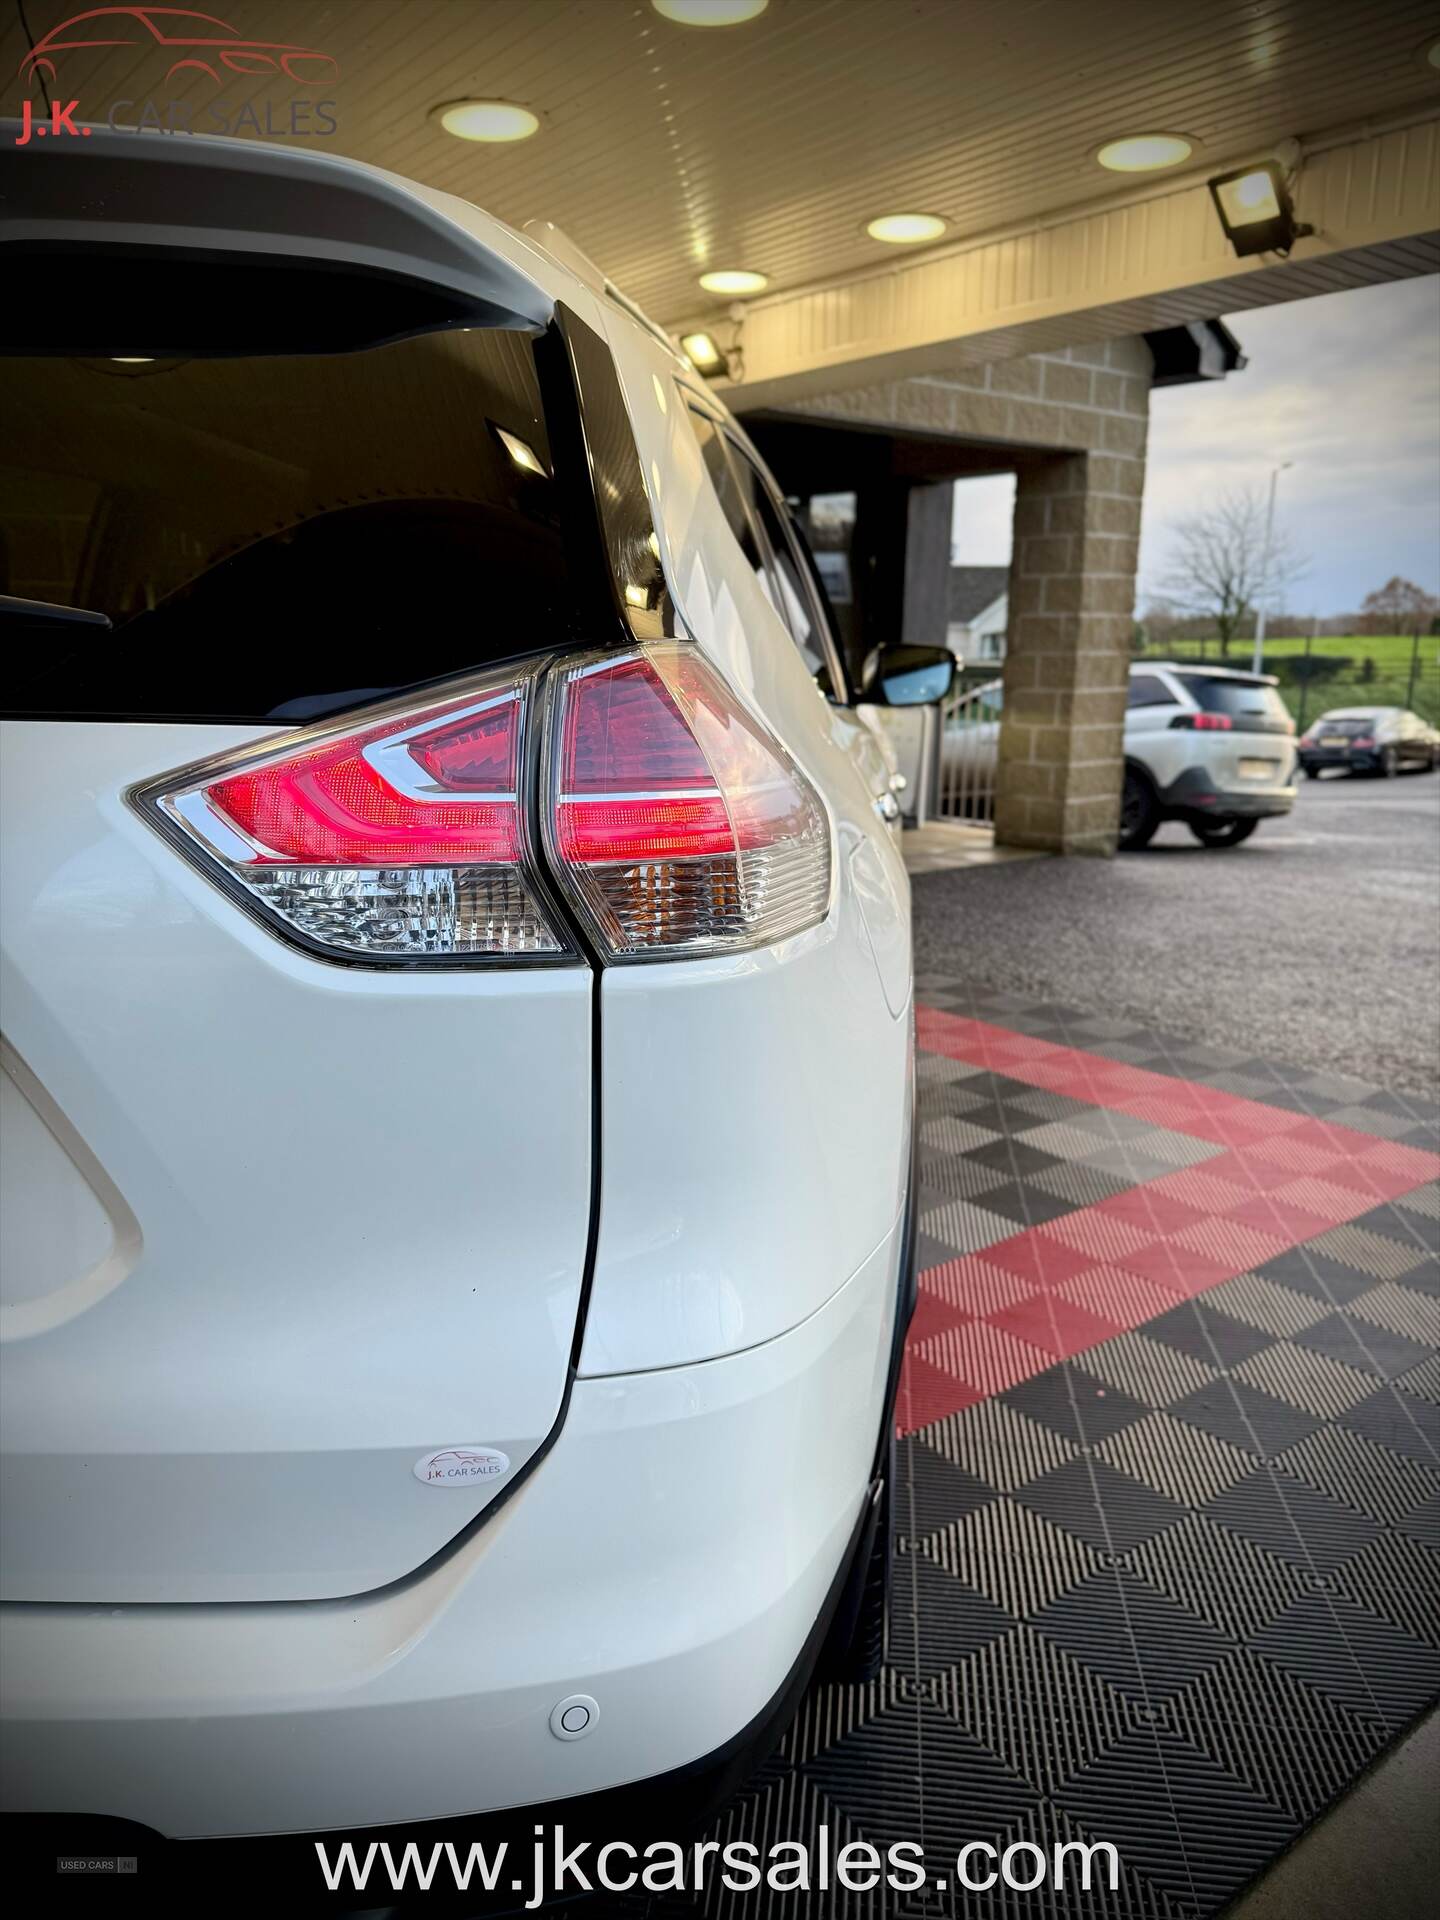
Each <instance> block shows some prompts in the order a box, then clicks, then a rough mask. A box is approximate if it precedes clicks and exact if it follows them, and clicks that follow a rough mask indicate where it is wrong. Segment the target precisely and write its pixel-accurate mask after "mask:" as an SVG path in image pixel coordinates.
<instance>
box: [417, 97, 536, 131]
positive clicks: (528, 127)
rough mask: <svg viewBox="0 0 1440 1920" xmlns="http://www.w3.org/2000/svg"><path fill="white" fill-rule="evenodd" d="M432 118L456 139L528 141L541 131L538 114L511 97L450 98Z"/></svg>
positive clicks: (432, 114) (433, 110) (437, 108)
mask: <svg viewBox="0 0 1440 1920" xmlns="http://www.w3.org/2000/svg"><path fill="white" fill-rule="evenodd" d="M430 117H431V119H432V120H438V121H439V122H440V124H441V126H442V127H443V128H444V129H445V131H446V133H453V134H454V136H455V138H456V139H457V140H528V139H529V138H530V136H531V134H532V133H538V132H539V131H540V121H539V119H538V117H537V116H536V115H535V114H533V113H531V111H530V109H529V108H528V107H517V106H516V105H515V103H514V101H512V100H451V101H449V102H448V103H447V104H446V105H445V106H441V107H433V108H432V109H431V113H430Z"/></svg>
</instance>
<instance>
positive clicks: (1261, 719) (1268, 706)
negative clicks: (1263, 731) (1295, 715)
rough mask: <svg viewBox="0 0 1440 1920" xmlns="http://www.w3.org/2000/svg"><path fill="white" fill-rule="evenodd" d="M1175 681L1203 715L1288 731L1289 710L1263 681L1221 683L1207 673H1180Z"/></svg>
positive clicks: (1223, 681)
mask: <svg viewBox="0 0 1440 1920" xmlns="http://www.w3.org/2000/svg"><path fill="white" fill-rule="evenodd" d="M1175 677H1176V679H1177V680H1178V681H1179V682H1180V684H1181V686H1182V687H1184V689H1185V691H1186V692H1187V693H1188V694H1189V695H1190V697H1191V699H1192V700H1194V701H1195V703H1196V705H1197V706H1199V707H1200V708H1202V709H1203V711H1204V712H1206V713H1224V714H1228V715H1229V717H1230V718H1231V720H1233V721H1235V722H1236V723H1237V724H1239V723H1240V722H1242V721H1249V722H1250V723H1251V725H1252V726H1262V727H1266V728H1271V727H1273V728H1276V729H1280V730H1288V728H1289V726H1290V710H1289V708H1288V707H1287V706H1286V705H1285V702H1284V701H1283V700H1282V699H1281V698H1280V695H1279V693H1278V692H1277V691H1276V689H1275V688H1274V687H1271V686H1267V685H1266V684H1265V682H1264V681H1263V680H1222V679H1220V678H1218V677H1217V676H1215V675H1213V674H1208V673H1179V674H1177V675H1176V676H1175Z"/></svg>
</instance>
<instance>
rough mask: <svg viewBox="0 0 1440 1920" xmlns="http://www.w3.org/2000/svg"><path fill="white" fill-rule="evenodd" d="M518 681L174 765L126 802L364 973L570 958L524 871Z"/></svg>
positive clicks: (309, 940)
mask: <svg viewBox="0 0 1440 1920" xmlns="http://www.w3.org/2000/svg"><path fill="white" fill-rule="evenodd" d="M533 689H534V681H533V678H532V677H531V676H529V675H521V676H517V675H515V674H514V673H507V674H503V675H498V676H497V675H494V674H491V675H488V676H485V677H483V678H479V679H475V680H472V681H471V682H470V683H469V684H468V685H467V686H465V687H464V688H463V689H460V690H458V691H452V692H450V693H448V694H447V696H446V697H445V698H444V699H443V700H438V701H437V700H436V699H435V698H434V696H432V697H431V698H430V699H429V700H428V701H416V700H413V699H412V700H409V701H407V702H405V703H404V704H396V703H392V704H390V705H389V706H386V707H383V708H378V709H376V708H372V709H370V710H369V711H368V712H367V713H366V714H365V715H364V716H363V720H362V722H361V724H359V725H357V724H356V722H355V720H354V719H353V718H352V719H350V720H349V721H346V722H339V723H335V724H333V725H330V726H324V727H316V728H311V729H307V730H306V731H305V732H304V733H300V734H291V735H289V736H287V737H286V738H284V739H283V740H281V741H280V742H278V743H277V742H275V741H270V742H267V743H265V744H264V745H263V746H261V747H260V748H258V749H255V750H243V751H241V752H240V753H238V754H232V755H227V756H225V757H224V758H223V759H221V760H217V761H211V762H208V763H206V764H204V765H202V766H199V767H193V768H189V769H187V770H186V771H185V773H183V774H182V775H180V776H172V778H171V779H170V780H167V781H165V782H162V783H160V784H158V785H156V786H151V787H149V788H146V789H145V790H143V791H142V792H140V793H138V794H137V795H136V796H135V799H136V803H137V804H138V805H139V806H140V807H141V809H142V811H143V810H146V809H153V810H155V811H158V815H159V817H160V819H161V821H162V822H164V823H166V824H167V825H168V827H169V829H170V831H171V833H172V835H173V836H174V837H175V838H176V839H177V840H178V842H179V844H180V845H181V846H182V847H183V848H184V850H185V851H186V852H187V853H188V854H189V855H190V857H191V858H192V859H194V860H195V861H196V862H197V864H199V865H200V866H201V867H202V869H204V870H205V871H206V872H207V873H208V874H209V875H210V877H211V878H215V879H219V880H220V881H221V882H222V884H225V885H227V886H228V887H229V889H230V890H231V891H232V892H234V893H235V894H236V895H237V897H238V898H240V899H241V900H242V902H244V903H245V904H246V905H248V906H249V907H250V908H251V909H252V911H254V912H256V913H257V914H258V915H260V917H261V918H263V919H264V920H266V921H267V922H268V923H269V924H271V926H272V927H275V928H276V929H277V930H280V931H289V932H290V933H291V934H292V935H295V936H298V937H299V938H300V940H301V941H302V942H303V943H305V944H307V945H309V946H311V947H314V948H318V949H320V950H321V951H322V952H327V953H332V954H334V955H336V956H337V957H344V958H350V959H370V960H374V961H379V962H395V961H402V962H415V961H430V962H436V961H439V962H442V963H443V962H445V961H447V960H450V961H453V960H457V959H464V960H482V959H487V958H496V957H504V958H505V959H507V960H516V959H546V958H553V957H555V956H558V955H562V954H564V953H566V952H567V951H569V950H570V947H569V943H568V942H567V941H565V940H564V939H562V938H561V936H560V935H559V934H558V933H557V931H556V928H555V924H554V922H553V920H552V918H551V917H550V916H549V915H547V913H546V910H545V908H544V906H543V905H542V903H541V900H540V898H539V893H538V890H537V888H536V886H535V883H534V880H533V874H532V872H531V871H530V870H529V868H528V867H527V863H526V860H525V848H524V840H525V831H524V819H523V807H522V804H521V800H520V789H521V768H522V767H523V765H524V754H523V745H524V736H525V730H526V726H527V723H528V719H529V712H530V708H531V706H532V704H533Z"/></svg>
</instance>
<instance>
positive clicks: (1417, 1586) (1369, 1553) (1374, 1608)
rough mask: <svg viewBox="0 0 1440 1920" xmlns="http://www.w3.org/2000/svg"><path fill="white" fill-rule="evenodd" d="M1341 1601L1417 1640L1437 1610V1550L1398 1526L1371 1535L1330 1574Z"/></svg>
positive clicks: (1439, 1600) (1428, 1628)
mask: <svg viewBox="0 0 1440 1920" xmlns="http://www.w3.org/2000/svg"><path fill="white" fill-rule="evenodd" d="M1331 1583H1332V1584H1333V1586H1334V1587H1335V1588H1336V1589H1337V1590H1338V1591H1339V1592H1340V1593H1342V1594H1343V1595H1344V1596H1345V1597H1346V1599H1348V1600H1353V1601H1354V1602H1355V1604H1356V1605H1357V1606H1362V1607H1364V1608H1365V1609H1366V1611H1367V1612H1370V1613H1378V1614H1379V1616H1380V1618H1381V1619H1382V1620H1388V1621H1390V1622H1391V1623H1392V1624H1393V1625H1394V1626H1396V1627H1398V1628H1399V1629H1400V1630H1401V1631H1402V1632H1403V1633H1407V1634H1409V1635H1410V1636H1411V1638H1412V1639H1414V1640H1416V1641H1419V1642H1421V1643H1422V1644H1423V1642H1424V1641H1425V1639H1426V1638H1427V1637H1428V1636H1430V1635H1431V1634H1433V1632H1434V1627H1435V1620H1436V1616H1437V1614H1440V1553H1437V1552H1436V1550H1435V1549H1434V1548H1433V1547H1431V1546H1429V1545H1427V1544H1426V1543H1425V1542H1424V1541H1423V1540H1417V1539H1415V1538H1414V1537H1413V1535H1412V1534H1410V1533H1409V1532H1407V1531H1406V1530H1405V1529H1404V1528H1393V1529H1390V1530H1387V1531H1386V1532H1384V1533H1377V1534H1376V1535H1375V1536H1374V1538H1373V1539H1370V1540H1367V1541H1366V1543H1365V1545H1364V1546H1363V1547H1361V1548H1360V1549H1359V1550H1358V1551H1357V1552H1356V1553H1354V1554H1350V1555H1347V1556H1346V1558H1345V1559H1344V1560H1342V1561H1340V1562H1339V1563H1338V1564H1337V1565H1336V1566H1335V1567H1334V1568H1333V1569H1332V1572H1331Z"/></svg>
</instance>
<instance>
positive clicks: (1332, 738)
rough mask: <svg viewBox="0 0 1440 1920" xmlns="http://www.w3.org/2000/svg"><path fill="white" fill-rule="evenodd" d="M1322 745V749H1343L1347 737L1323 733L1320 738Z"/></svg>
mask: <svg viewBox="0 0 1440 1920" xmlns="http://www.w3.org/2000/svg"><path fill="white" fill-rule="evenodd" d="M1320 744H1321V746H1322V747H1343V746H1344V745H1345V736H1344V734H1343V733H1322V734H1321V736H1320Z"/></svg>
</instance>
